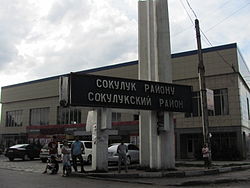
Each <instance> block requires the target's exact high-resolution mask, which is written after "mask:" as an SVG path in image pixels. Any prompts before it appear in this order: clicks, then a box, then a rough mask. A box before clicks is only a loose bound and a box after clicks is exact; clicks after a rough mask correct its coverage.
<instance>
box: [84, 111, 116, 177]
mask: <svg viewBox="0 0 250 188" xmlns="http://www.w3.org/2000/svg"><path fill="white" fill-rule="evenodd" d="M90 119H91V120H89V118H88V121H87V122H92V170H95V171H97V172H107V171H108V139H109V130H110V129H111V110H109V109H106V108H102V109H101V108H100V109H97V110H94V111H92V115H91V118H90ZM86 128H87V127H86Z"/></svg>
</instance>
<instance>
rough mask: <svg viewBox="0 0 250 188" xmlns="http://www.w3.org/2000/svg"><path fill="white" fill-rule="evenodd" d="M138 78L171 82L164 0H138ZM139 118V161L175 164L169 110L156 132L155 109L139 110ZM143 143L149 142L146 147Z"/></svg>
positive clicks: (157, 165)
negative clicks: (161, 127)
mask: <svg viewBox="0 0 250 188" xmlns="http://www.w3.org/2000/svg"><path fill="white" fill-rule="evenodd" d="M139 79H144V80H150V81H160V82H168V83H170V82H172V67H171V50H170V34H169V21H168V1H167V0H146V1H139ZM145 116H147V117H145ZM140 120H141V121H142V122H141V123H140V139H141V140H140V143H141V146H143V147H142V148H141V150H142V151H141V155H142V156H141V165H144V166H149V167H150V168H151V169H161V170H162V169H170V168H174V167H175V158H174V157H175V152H174V150H175V148H174V124H173V115H172V113H169V112H164V128H163V131H161V132H160V133H159V134H158V132H157V113H156V112H155V111H151V112H142V113H141V117H140ZM142 123H143V124H142ZM146 132H147V133H146ZM141 134H143V135H141ZM148 140H149V143H148ZM144 145H148V147H149V148H148V147H145V146H144ZM144 149H145V150H146V151H148V149H149V156H148V157H149V160H148V158H147V157H146V156H144V155H146V152H144V151H143V150H144ZM147 155H148V154H147ZM148 162H149V163H148ZM145 163H147V164H145Z"/></svg>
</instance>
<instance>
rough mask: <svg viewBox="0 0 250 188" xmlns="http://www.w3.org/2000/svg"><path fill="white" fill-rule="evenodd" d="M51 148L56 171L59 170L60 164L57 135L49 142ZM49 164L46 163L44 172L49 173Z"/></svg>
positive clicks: (50, 151)
mask: <svg viewBox="0 0 250 188" xmlns="http://www.w3.org/2000/svg"><path fill="white" fill-rule="evenodd" d="M48 149H49V157H50V158H51V159H53V160H52V161H53V164H54V165H55V171H56V172H57V171H58V170H59V165H58V161H57V155H58V142H57V138H56V136H53V138H52V140H51V141H50V142H49V144H48ZM47 169H48V165H46V168H45V171H44V172H43V173H44V174H45V173H47Z"/></svg>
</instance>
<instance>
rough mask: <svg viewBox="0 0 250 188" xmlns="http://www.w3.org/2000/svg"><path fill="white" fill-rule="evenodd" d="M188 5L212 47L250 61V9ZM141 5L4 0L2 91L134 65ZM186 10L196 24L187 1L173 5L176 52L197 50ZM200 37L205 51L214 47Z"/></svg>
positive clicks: (133, 0) (195, 0) (219, 3)
mask: <svg viewBox="0 0 250 188" xmlns="http://www.w3.org/2000/svg"><path fill="white" fill-rule="evenodd" d="M181 2H183V5H184V6H185V9H186V10H185V9H184V7H183V5H182V4H181ZM189 3H190V5H191V7H192V9H193V10H194V11H195V12H196V14H197V15H198V17H199V19H200V25H201V28H202V30H203V31H204V33H205V34H206V36H207V37H208V38H209V40H210V42H211V43H212V44H213V45H214V46H216V45H221V44H227V43H231V42H237V43H238V44H239V47H240V49H241V51H242V52H243V56H244V57H245V59H247V60H249V59H250V50H249V48H250V43H249V41H248V40H246V39H247V38H248V31H249V29H250V28H249V27H250V26H249V24H248V19H247V18H248V17H249V7H250V6H248V5H246V1H245V0H239V1H237V2H236V1H223V0H216V1H215V0H210V1H204V2H202V3H200V0H192V1H191V0H189ZM137 4H138V1H137V0H119V1H117V0H105V1H100V0H67V1H61V0H22V1H20V0H12V1H9V0H1V8H0V9H1V11H0V21H1V28H0V75H1V79H0V80H1V81H0V86H3V85H9V84H15V83H19V82H24V81H29V80H33V79H40V78H44V77H49V76H54V75H59V74H64V73H68V72H71V71H80V70H84V69H89V68H94V67H100V66H105V65H110V64H114V63H120V62H125V61H131V60H136V59H137V58H138V41H137V40H138V37H137V35H138V29H137V28H138V23H137V22H138V18H137V14H138V12H137V10H138V8H137ZM244 5H246V7H245V8H241V7H243V6H244ZM238 9H240V11H239V12H236V13H234V12H235V11H237V10H238ZM186 11H187V12H188V14H189V16H190V17H191V19H192V21H194V19H195V17H194V15H193V13H192V11H191V10H190V8H189V7H188V5H187V3H186V1H184V0H179V1H176V0H169V18H170V32H171V49H172V53H175V52H181V51H187V50H193V49H196V38H195V30H194V25H193V24H192V23H191V21H190V19H189V16H188V15H187V13H186ZM233 13H234V14H233ZM232 14H233V15H232ZM230 15H232V16H230ZM239 20H240V22H239ZM202 38H203V44H202V45H203V47H210V46H209V45H208V44H207V43H206V42H205V40H204V37H202ZM3 79H4V80H3Z"/></svg>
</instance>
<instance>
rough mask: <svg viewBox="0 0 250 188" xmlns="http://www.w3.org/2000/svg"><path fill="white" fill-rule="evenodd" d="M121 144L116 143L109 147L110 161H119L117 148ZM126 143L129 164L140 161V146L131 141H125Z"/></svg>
mask: <svg viewBox="0 0 250 188" xmlns="http://www.w3.org/2000/svg"><path fill="white" fill-rule="evenodd" d="M119 144H120V143H114V144H111V145H110V146H109V147H108V162H109V163H112V162H115V163H117V162H118V158H119V157H118V153H117V148H118V146H119ZM124 144H125V145H127V147H128V152H127V164H131V163H137V162H139V148H138V147H137V146H136V145H134V144H131V143H124Z"/></svg>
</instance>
